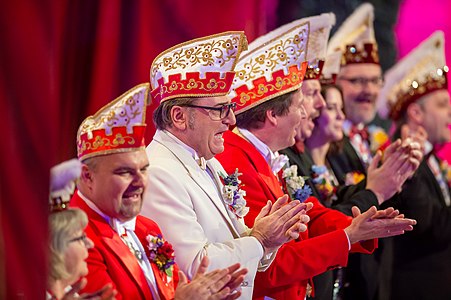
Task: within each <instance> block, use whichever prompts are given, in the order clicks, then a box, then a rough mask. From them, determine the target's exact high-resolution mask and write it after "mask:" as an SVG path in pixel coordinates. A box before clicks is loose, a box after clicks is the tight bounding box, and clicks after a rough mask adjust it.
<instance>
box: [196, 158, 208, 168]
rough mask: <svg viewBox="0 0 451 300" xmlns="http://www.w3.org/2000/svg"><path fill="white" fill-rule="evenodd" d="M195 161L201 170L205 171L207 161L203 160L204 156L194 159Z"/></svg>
mask: <svg viewBox="0 0 451 300" xmlns="http://www.w3.org/2000/svg"><path fill="white" fill-rule="evenodd" d="M196 162H197V164H198V165H199V167H200V168H201V169H202V170H204V171H205V170H206V169H207V161H206V160H205V158H203V157H201V158H198V159H196Z"/></svg>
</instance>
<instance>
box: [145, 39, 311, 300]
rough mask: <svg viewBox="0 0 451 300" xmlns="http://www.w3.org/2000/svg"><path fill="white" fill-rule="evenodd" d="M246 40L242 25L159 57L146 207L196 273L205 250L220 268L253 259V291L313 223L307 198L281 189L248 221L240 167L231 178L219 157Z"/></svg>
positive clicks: (247, 285)
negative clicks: (279, 253) (284, 248)
mask: <svg viewBox="0 0 451 300" xmlns="http://www.w3.org/2000/svg"><path fill="white" fill-rule="evenodd" d="M246 48H247V41H246V38H245V36H244V34H243V33H242V32H225V33H220V34H217V35H213V36H208V37H204V38H199V39H195V40H192V41H189V42H186V43H183V44H180V45H176V46H174V47H172V48H170V49H168V50H166V51H164V52H163V53H162V54H160V55H159V56H158V57H157V58H155V60H154V62H153V63H152V67H151V70H150V77H151V78H150V79H151V80H150V81H151V85H152V88H153V90H152V92H151V94H152V98H153V100H154V101H157V102H158V103H159V106H158V108H157V109H156V110H155V112H154V122H155V125H156V127H157V129H158V130H157V132H156V134H155V136H154V137H153V140H152V142H151V143H150V145H149V146H148V147H147V154H148V157H149V163H150V164H149V171H148V179H149V184H150V186H151V188H149V189H148V190H147V191H146V192H145V196H144V199H145V201H144V205H143V214H144V215H146V216H149V217H151V218H152V219H153V220H155V221H157V222H158V224H159V225H160V226H161V228H162V230H163V231H164V232H165V236H166V237H167V238H168V240H169V241H170V242H171V243H172V244H173V245H174V249H175V251H176V252H179V253H183V255H179V256H178V257H177V260H176V261H177V263H178V265H179V266H180V268H181V269H182V270H183V271H185V272H186V273H187V274H188V276H189V277H192V276H193V275H194V274H195V272H196V270H197V268H198V267H199V264H200V262H201V260H202V258H203V257H205V256H208V257H209V260H210V262H211V267H212V268H222V266H224V267H225V266H228V265H230V264H231V263H235V262H239V263H241V264H242V265H243V266H245V267H246V268H247V269H248V270H249V273H248V274H247V276H246V277H245V279H244V282H243V285H242V298H243V299H251V297H252V290H253V286H254V284H253V283H254V278H255V275H256V272H257V271H263V270H266V269H267V268H268V266H269V264H270V263H271V262H272V260H273V259H274V256H275V252H276V250H277V249H278V248H279V247H280V246H281V245H282V244H283V243H285V242H287V241H289V240H291V239H292V238H297V237H298V236H299V232H300V231H303V230H305V229H306V227H305V225H304V224H303V223H302V221H304V222H307V221H308V217H307V216H305V210H304V208H305V205H303V204H300V203H299V201H293V202H290V203H288V204H286V203H287V197H281V198H280V199H279V200H278V201H277V202H276V203H274V204H273V205H271V204H270V203H267V205H266V206H265V207H264V208H263V209H262V210H261V211H260V214H259V217H258V219H257V221H256V222H255V224H254V226H253V228H252V229H250V228H248V227H246V226H245V225H244V222H243V216H244V215H245V214H246V212H247V208H246V205H245V201H244V199H243V197H242V196H243V195H242V194H241V193H240V192H239V189H237V188H238V186H237V185H236V184H234V183H237V182H238V181H237V178H236V175H233V174H232V175H230V176H227V178H224V177H225V176H226V172H225V171H224V169H223V168H222V166H221V164H220V163H219V162H218V161H217V160H216V159H215V158H214V156H215V155H217V154H219V153H221V152H222V151H224V139H223V134H224V133H225V132H226V131H228V130H229V127H230V126H232V125H234V124H235V115H234V112H233V111H234V110H235V104H234V103H231V102H230V99H229V98H227V96H226V95H227V93H228V92H229V90H230V87H231V84H232V81H233V78H234V76H235V72H234V67H235V64H236V60H237V59H238V58H239V56H240V54H241V52H242V51H243V50H246ZM221 177H222V179H221ZM224 184H225V185H226V186H224ZM228 189H232V191H233V190H235V192H231V193H228V192H227V190H228ZM236 197H237V198H236ZM238 200H239V201H238ZM262 200H266V199H262ZM257 213H258V212H257Z"/></svg>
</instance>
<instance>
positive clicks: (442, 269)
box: [390, 158, 451, 300]
mask: <svg viewBox="0 0 451 300" xmlns="http://www.w3.org/2000/svg"><path fill="white" fill-rule="evenodd" d="M448 188H449V187H448ZM390 204H393V205H395V206H396V208H398V209H399V210H400V211H401V212H402V213H404V214H405V215H406V217H407V218H413V219H416V220H417V222H418V224H417V225H416V226H415V228H414V230H413V231H411V232H407V233H405V234H404V235H402V236H397V237H395V238H394V259H393V276H392V290H391V299H393V300H395V299H396V300H398V299H401V300H402V299H418V300H420V299H434V300H441V299H443V300H444V299H451V207H450V206H446V204H445V200H444V197H443V194H442V191H441V189H440V186H439V184H438V183H437V180H436V179H435V176H434V175H433V173H432V171H431V169H430V168H429V166H428V164H427V158H425V159H424V160H423V162H422V163H421V165H420V167H419V168H418V170H417V171H416V172H415V174H414V176H413V177H412V179H411V180H409V181H407V182H406V183H405V185H404V187H403V190H402V192H401V193H400V195H399V197H398V198H397V199H396V201H393V202H391V203H390Z"/></svg>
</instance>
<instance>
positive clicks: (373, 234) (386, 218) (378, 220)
mask: <svg viewBox="0 0 451 300" xmlns="http://www.w3.org/2000/svg"><path fill="white" fill-rule="evenodd" d="M352 214H353V216H354V218H353V220H352V223H351V225H349V226H348V227H347V228H345V232H346V233H347V234H348V237H349V240H350V242H351V244H354V243H357V242H360V241H365V240H370V239H374V238H384V237H389V236H395V235H400V234H404V232H405V231H411V230H413V226H414V225H415V224H416V223H417V222H416V221H415V220H413V219H407V218H405V217H404V215H402V214H399V211H397V210H394V209H393V208H392V207H390V208H387V209H385V210H379V211H378V210H377V209H376V207H374V206H372V207H371V208H370V209H368V210H367V211H366V212H364V213H361V212H360V210H359V208H358V207H357V206H354V207H353V208H352Z"/></svg>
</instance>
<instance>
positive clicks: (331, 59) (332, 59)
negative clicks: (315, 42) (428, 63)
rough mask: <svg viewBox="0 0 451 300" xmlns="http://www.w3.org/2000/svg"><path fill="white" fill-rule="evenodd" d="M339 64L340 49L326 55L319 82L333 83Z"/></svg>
mask: <svg viewBox="0 0 451 300" xmlns="http://www.w3.org/2000/svg"><path fill="white" fill-rule="evenodd" d="M340 66H341V51H338V50H337V51H335V52H333V53H331V54H329V55H327V57H326V61H325V62H324V67H323V70H322V72H321V76H320V79H319V80H320V82H321V84H335V83H336V81H337V76H338V73H339V72H340Z"/></svg>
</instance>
